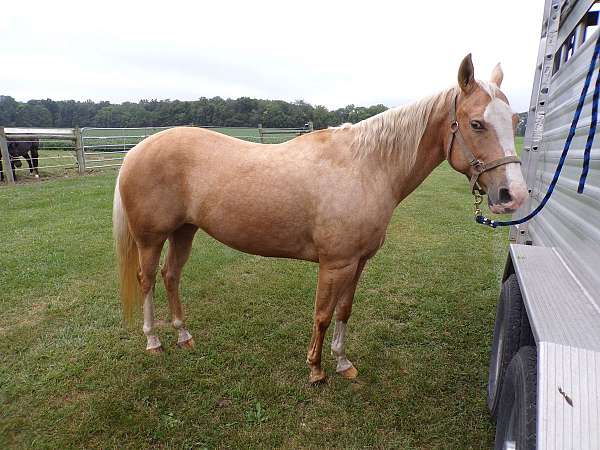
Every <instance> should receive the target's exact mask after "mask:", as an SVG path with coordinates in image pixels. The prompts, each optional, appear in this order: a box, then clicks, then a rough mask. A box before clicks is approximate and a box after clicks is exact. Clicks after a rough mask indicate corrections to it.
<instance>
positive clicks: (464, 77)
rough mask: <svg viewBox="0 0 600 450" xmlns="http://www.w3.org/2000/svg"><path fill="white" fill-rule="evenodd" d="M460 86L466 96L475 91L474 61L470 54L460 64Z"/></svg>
mask: <svg viewBox="0 0 600 450" xmlns="http://www.w3.org/2000/svg"><path fill="white" fill-rule="evenodd" d="M458 85H459V86H460V88H461V89H462V90H463V92H464V93H465V94H470V93H471V92H473V90H474V89H475V69H474V68H473V60H472V59H471V54H470V53H469V54H468V55H467V56H465V57H464V58H463V60H462V62H461V63H460V68H459V69H458Z"/></svg>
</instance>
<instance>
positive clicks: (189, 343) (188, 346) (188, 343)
mask: <svg viewBox="0 0 600 450" xmlns="http://www.w3.org/2000/svg"><path fill="white" fill-rule="evenodd" d="M195 346H196V344H195V343H194V338H189V339H188V340H187V341H183V342H178V343H177V347H179V348H183V349H192V348H194V347H195Z"/></svg>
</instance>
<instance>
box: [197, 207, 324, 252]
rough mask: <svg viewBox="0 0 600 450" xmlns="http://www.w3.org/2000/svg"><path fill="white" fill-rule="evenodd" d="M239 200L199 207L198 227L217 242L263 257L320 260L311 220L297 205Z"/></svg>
mask: <svg viewBox="0 0 600 450" xmlns="http://www.w3.org/2000/svg"><path fill="white" fill-rule="evenodd" d="M262 200H263V201H260V200H256V199H255V201H254V202H252V203H246V202H243V201H240V200H239V198H235V199H231V200H230V201H227V200H225V201H221V202H219V204H218V206H215V207H213V208H200V211H199V213H198V215H197V220H196V224H197V225H198V226H199V227H200V228H201V229H203V230H204V231H206V232H207V233H208V234H209V235H210V236H212V237H213V238H215V239H217V240H218V241H220V242H222V243H224V244H226V245H228V246H230V247H232V248H235V249H236V250H240V251H242V252H246V253H251V254H255V255H261V256H274V257H281V258H296V259H304V260H310V261H316V260H317V259H318V257H317V252H316V249H315V246H314V244H313V240H312V228H311V225H310V220H309V218H308V217H307V216H306V214H305V212H304V211H300V210H299V209H298V208H297V203H294V202H291V203H287V202H286V203H285V204H283V203H279V202H277V201H271V202H269V201H265V200H266V199H264V198H263V199H262Z"/></svg>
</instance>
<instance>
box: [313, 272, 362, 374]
mask: <svg viewBox="0 0 600 450" xmlns="http://www.w3.org/2000/svg"><path fill="white" fill-rule="evenodd" d="M358 264H359V262H358V261H353V262H350V263H348V262H346V263H337V264H336V263H324V262H321V263H320V266H319V281H318V283H317V293H316V296H315V312H314V324H313V331H312V338H311V340H310V346H309V347H308V355H307V358H306V362H307V363H308V367H309V368H310V376H309V381H310V382H311V383H313V384H314V383H319V382H321V381H323V380H325V378H326V375H325V371H324V370H323V369H322V368H321V353H322V350H323V339H324V338H325V332H326V331H327V327H328V326H329V324H330V323H331V317H332V316H333V311H334V310H335V306H336V304H337V302H338V300H339V299H340V298H342V297H343V296H344V294H345V293H346V292H347V291H348V289H351V286H352V282H353V280H354V276H355V274H356V270H357V268H358Z"/></svg>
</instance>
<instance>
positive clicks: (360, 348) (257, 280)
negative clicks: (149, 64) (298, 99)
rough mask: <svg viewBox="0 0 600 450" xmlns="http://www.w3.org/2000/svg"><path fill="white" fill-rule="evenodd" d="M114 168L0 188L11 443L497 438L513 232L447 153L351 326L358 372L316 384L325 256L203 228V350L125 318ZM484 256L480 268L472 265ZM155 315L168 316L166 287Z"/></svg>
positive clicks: (449, 442)
mask: <svg viewBox="0 0 600 450" xmlns="http://www.w3.org/2000/svg"><path fill="white" fill-rule="evenodd" d="M114 181H115V172H114V171H106V172H104V173H101V174H97V175H95V176H86V177H72V178H67V179H55V180H51V181H46V182H42V183H29V184H27V185H21V186H15V187H10V186H8V187H6V186H5V187H2V188H0V211H2V227H3V228H2V231H3V238H2V239H0V308H1V311H2V314H0V355H1V358H2V364H0V448H36V447H39V448H131V449H138V448H149V447H150V448H211V449H212V448H239V449H252V448H256V449H259V448H260V449H262V448H272V447H282V448H324V447H329V448H381V449H387V448H400V449H433V448H435V449H467V448H473V449H484V448H490V447H491V445H492V441H493V433H494V426H493V424H492V423H491V421H490V419H489V418H488V413H487V408H486V404H485V398H486V394H485V392H486V380H487V362H488V354H489V348H490V341H491V336H492V329H493V323H494V313H495V303H496V299H497V297H498V291H499V281H500V275H501V273H502V269H503V265H504V262H505V259H506V254H507V242H506V237H507V235H506V231H505V230H491V229H489V228H484V227H481V226H477V225H476V224H475V223H474V222H473V218H472V203H471V202H472V199H471V196H470V195H469V192H468V186H467V182H466V180H465V179H464V177H463V176H459V175H458V174H456V173H454V172H453V171H452V170H451V169H450V168H449V166H448V164H447V163H443V164H442V165H441V166H440V167H439V168H438V169H436V170H435V171H434V173H433V174H432V176H431V177H430V178H429V179H427V180H426V182H425V183H424V184H423V185H422V186H421V187H420V188H418V189H417V191H416V192H415V193H413V194H412V195H410V197H409V198H408V199H406V200H405V201H404V202H403V203H402V204H401V205H400V206H399V208H398V209H397V210H396V213H395V214H394V217H393V220H392V223H391V224H390V227H389V229H388V235H387V241H386V244H385V246H384V247H383V248H382V250H381V251H380V252H379V253H378V255H377V256H376V257H375V258H374V259H373V260H372V261H370V263H369V264H368V266H367V269H366V271H365V274H364V278H363V280H362V282H361V284H360V285H359V288H358V291H357V296H356V300H355V306H354V310H353V311H354V312H353V315H352V318H351V319H350V322H349V336H348V339H349V341H348V356H349V357H350V359H352V360H353V361H354V362H355V363H356V365H357V367H358V369H359V372H360V375H359V379H358V380H357V381H356V382H348V381H347V380H343V379H340V378H339V377H337V376H335V375H334V374H333V372H334V367H335V366H334V361H333V359H332V358H331V357H330V356H329V352H328V350H327V349H328V347H329V342H330V337H331V331H330V332H329V333H328V337H327V339H326V343H325V345H326V349H325V351H324V368H325V369H326V370H327V371H328V373H329V375H330V376H331V378H330V379H329V381H328V382H327V383H326V384H325V385H323V386H318V387H311V386H309V385H308V383H307V376H308V370H307V368H306V364H305V362H304V361H305V357H306V348H307V345H308V341H309V338H310V330H311V316H312V309H313V295H314V289H315V281H316V266H315V265H313V264H309V263H305V262H298V261H289V260H280V259H270V258H260V257H256V256H251V255H246V254H243V253H239V252H236V251H234V250H232V249H230V248H227V247H225V246H223V245H221V244H220V243H218V242H216V241H214V240H213V239H211V238H208V237H207V236H206V235H204V234H202V233H199V234H198V236H197V238H196V240H195V242H194V251H193V253H192V256H191V259H190V262H189V263H188V265H187V266H186V269H185V271H184V275H183V284H182V287H183V291H182V297H183V303H184V307H185V311H186V314H187V318H188V320H187V323H188V325H189V328H190V331H191V332H192V333H193V334H194V337H195V339H196V343H197V347H196V349H195V350H193V351H189V352H186V351H180V350H178V349H175V348H173V344H174V342H175V339H176V337H175V334H174V333H173V332H172V330H171V329H170V328H169V327H161V328H160V329H159V334H160V338H161V340H162V341H163V344H164V345H166V347H167V349H166V352H165V354H163V355H162V356H160V357H151V356H149V355H147V354H145V353H144V351H143V348H144V345H145V340H144V337H143V334H142V332H141V323H139V322H138V323H137V324H136V326H135V328H134V329H132V330H127V329H125V328H124V327H123V326H122V323H121V318H120V309H119V301H118V296H117V283H116V274H115V263H114V259H113V250H112V245H113V244H112V239H111V205H112V193H113V187H114ZM474 267H475V268H476V270H474ZM157 318H159V319H166V318H167V308H166V302H165V295H164V288H163V287H162V284H159V285H158V287H157Z"/></svg>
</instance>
